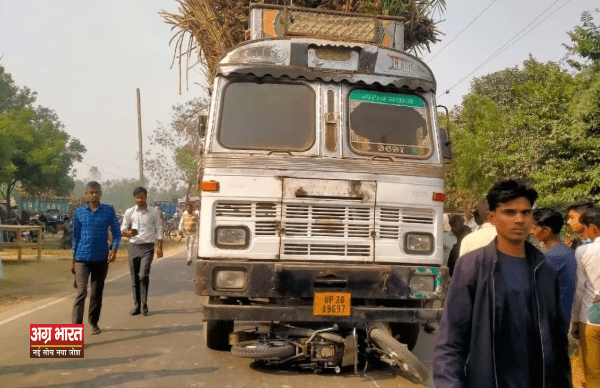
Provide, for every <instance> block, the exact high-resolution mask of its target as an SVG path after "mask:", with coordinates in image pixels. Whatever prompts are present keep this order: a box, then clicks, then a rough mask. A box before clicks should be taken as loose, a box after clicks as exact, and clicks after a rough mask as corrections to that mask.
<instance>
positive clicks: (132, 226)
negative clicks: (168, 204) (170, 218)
mask: <svg viewBox="0 0 600 388" xmlns="http://www.w3.org/2000/svg"><path fill="white" fill-rule="evenodd" d="M133 198H134V199H135V203H136V205H135V206H134V207H132V208H129V209H127V210H126V211H125V215H124V216H123V223H122V224H121V231H122V232H123V236H125V237H129V271H130V272H131V283H132V289H133V310H131V312H130V314H131V315H138V314H140V313H142V314H144V315H148V303H147V302H148V286H149V284H150V266H151V265H152V260H153V258H154V242H155V241H156V240H158V248H157V249H156V257H158V258H161V257H163V250H162V248H163V245H162V242H163V229H162V217H161V214H160V210H158V209H157V208H155V207H153V206H149V205H148V203H147V202H146V200H147V199H148V191H147V190H146V189H145V188H143V187H137V188H136V189H135V190H133Z"/></svg>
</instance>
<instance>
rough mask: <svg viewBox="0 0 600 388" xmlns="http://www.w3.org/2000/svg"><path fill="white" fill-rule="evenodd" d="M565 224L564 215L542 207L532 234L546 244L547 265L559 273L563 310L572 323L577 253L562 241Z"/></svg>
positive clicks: (538, 209)
mask: <svg viewBox="0 0 600 388" xmlns="http://www.w3.org/2000/svg"><path fill="white" fill-rule="evenodd" d="M563 224H564V221H563V217H562V215H561V214H560V213H559V212H557V211H556V210H554V209H550V208H548V207H542V208H537V209H535V210H534V211H533V226H532V227H531V234H532V235H533V236H534V237H535V238H536V239H537V240H538V241H539V242H541V243H542V244H544V246H545V247H546V251H545V252H544V256H546V263H547V264H548V265H549V266H550V267H551V268H552V269H554V270H555V271H556V272H558V278H559V279H560V298H561V301H562V310H563V314H564V316H565V321H566V322H570V321H571V307H572V306H573V298H574V297H575V282H576V281H577V263H576V262H575V252H574V251H573V250H572V249H571V248H569V247H568V246H567V245H566V244H565V243H563V242H562V241H561V239H560V231H561V229H562V227H563Z"/></svg>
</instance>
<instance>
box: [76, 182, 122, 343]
mask: <svg viewBox="0 0 600 388" xmlns="http://www.w3.org/2000/svg"><path fill="white" fill-rule="evenodd" d="M85 195H86V197H87V200H88V202H87V204H85V205H83V206H81V207H79V208H77V209H76V210H75V215H74V217H73V218H74V219H73V263H72V265H71V272H72V273H73V274H75V281H76V284H77V296H76V297H75V304H74V305H73V313H72V320H71V322H72V323H73V324H81V323H83V309H84V305H85V298H86V296H87V285H88V278H91V284H90V289H91V290H90V291H91V292H90V307H89V317H88V320H89V323H90V325H91V326H92V334H100V333H101V332H102V331H101V330H100V328H99V327H98V320H99V319H100V310H102V293H103V291H104V280H105V279H106V274H107V273H108V263H109V262H113V261H115V259H116V258H117V249H118V248H119V242H120V241H121V231H120V230H119V221H118V220H117V215H116V213H115V209H114V208H113V207H112V206H110V205H105V204H101V203H100V198H101V197H102V186H100V183H98V182H94V181H91V182H89V183H88V184H87V185H86V187H85ZM108 228H110V230H111V232H112V235H113V242H112V244H111V246H110V247H109V245H108Z"/></svg>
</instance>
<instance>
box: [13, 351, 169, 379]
mask: <svg viewBox="0 0 600 388" xmlns="http://www.w3.org/2000/svg"><path fill="white" fill-rule="evenodd" d="M157 356H160V353H150V354H140V355H136V356H128V357H114V358H96V359H85V358H84V359H81V358H77V359H73V360H69V361H57V362H44V363H37V364H24V365H10V366H3V367H2V373H1V374H2V375H9V374H13V373H20V374H23V375H25V376H29V375H34V374H36V373H39V372H42V371H47V370H70V371H74V370H78V369H89V368H102V367H107V366H112V365H122V364H125V363H129V362H134V361H138V360H142V359H144V358H152V357H157Z"/></svg>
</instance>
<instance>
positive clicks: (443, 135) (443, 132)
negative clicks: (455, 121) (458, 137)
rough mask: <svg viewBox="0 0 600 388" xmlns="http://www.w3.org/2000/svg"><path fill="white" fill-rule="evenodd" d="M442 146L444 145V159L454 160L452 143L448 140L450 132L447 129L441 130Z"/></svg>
mask: <svg viewBox="0 0 600 388" xmlns="http://www.w3.org/2000/svg"><path fill="white" fill-rule="evenodd" d="M440 144H441V145H442V157H443V158H444V159H452V148H451V147H450V146H451V144H452V142H451V141H450V139H449V138H448V131H446V129H445V128H440Z"/></svg>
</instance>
